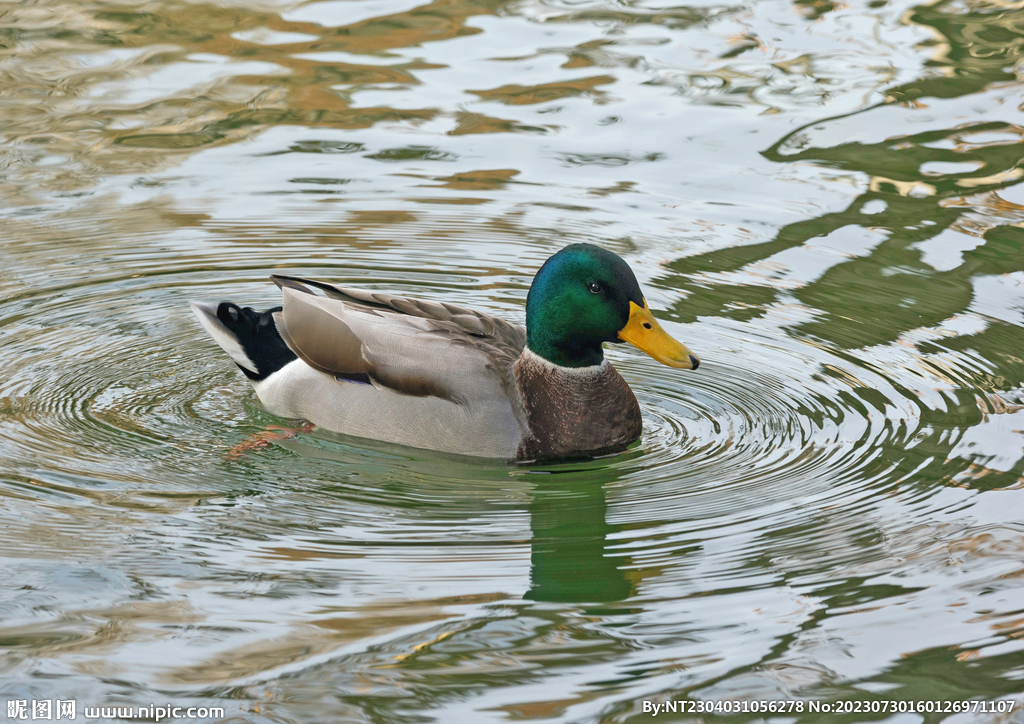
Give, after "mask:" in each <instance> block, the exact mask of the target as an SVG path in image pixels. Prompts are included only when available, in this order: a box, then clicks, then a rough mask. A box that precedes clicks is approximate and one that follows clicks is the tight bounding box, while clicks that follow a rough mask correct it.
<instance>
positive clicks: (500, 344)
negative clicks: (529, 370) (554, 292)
mask: <svg viewBox="0 0 1024 724" xmlns="http://www.w3.org/2000/svg"><path fill="white" fill-rule="evenodd" d="M273 279H274V281H275V283H277V284H278V286H280V287H281V292H282V294H283V296H284V310H283V312H281V313H280V315H279V316H280V323H279V329H281V335H282V337H283V338H284V340H285V342H286V344H287V345H288V346H289V348H291V349H292V351H294V352H295V354H296V355H298V356H299V357H300V358H301V359H302V360H303V361H305V362H306V363H307V364H309V365H310V366H311V367H313V368H314V369H318V370H320V371H322V372H327V373H329V374H334V375H338V376H345V375H353V374H366V375H368V376H369V379H370V380H371V381H372V382H373V383H374V384H376V385H379V386H382V387H386V388H389V389H392V390H395V391H396V392H401V393H403V394H407V395H414V396H417V397H422V396H429V395H432V396H436V397H440V398H443V399H447V400H450V401H453V402H459V403H460V404H467V403H470V402H474V403H482V404H486V403H487V401H488V400H491V399H494V398H495V397H496V396H497V397H505V398H507V396H508V394H509V390H510V387H509V384H510V381H511V366H512V363H513V362H514V361H515V359H516V358H517V357H518V356H519V354H520V353H521V352H522V349H523V347H524V345H525V343H526V333H525V330H523V329H522V328H521V327H517V326H515V325H511V324H508V323H507V322H504V321H502V320H500V319H497V318H496V317H492V316H490V315H488V314H483V313H481V312H476V311H474V310H472V309H467V308H464V307H458V306H455V305H451V304H442V303H438V302H431V301H424V300H418V299H409V298H406V297H399V296H395V295H390V294H386V293H383V292H373V291H366V290H362V289H352V288H343V287H335V286H333V285H330V284H324V283H322V282H310V281H308V280H305V279H300V278H297V277H274V278H273ZM307 284H308V285H309V286H313V287H314V288H316V289H319V290H321V291H323V292H324V293H325V294H327V295H328V296H326V297H322V296H319V295H317V294H314V293H313V292H311V291H310V290H309V289H308V287H306V286H305V285H307Z"/></svg>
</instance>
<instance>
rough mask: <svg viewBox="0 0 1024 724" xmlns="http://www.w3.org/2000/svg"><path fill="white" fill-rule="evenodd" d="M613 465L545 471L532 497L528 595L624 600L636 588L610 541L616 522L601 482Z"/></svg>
mask: <svg viewBox="0 0 1024 724" xmlns="http://www.w3.org/2000/svg"><path fill="white" fill-rule="evenodd" d="M619 477H620V476H619V475H618V474H617V472H616V471H615V470H614V469H612V468H604V469H602V468H587V469H585V470H583V471H572V472H568V471H566V472H560V471H556V472H555V473H553V474H551V475H550V476H543V478H542V480H541V482H539V483H537V485H536V487H535V488H534V490H533V495H532V498H533V499H532V501H531V503H530V530H531V531H532V532H533V538H532V539H531V542H530V590H529V591H527V592H526V594H524V598H527V599H529V600H531V601H561V602H565V603H572V602H578V603H597V602H612V601H625V600H626V599H627V598H629V597H630V596H631V595H632V594H633V593H634V592H635V591H634V588H633V585H632V583H631V582H630V579H629V578H628V576H627V575H626V571H625V570H624V569H623V568H622V567H621V566H622V563H623V561H622V559H621V558H620V557H618V556H616V555H615V554H614V552H613V551H612V550H610V547H611V546H612V545H613V542H612V541H611V540H609V538H610V536H612V535H614V534H615V533H618V532H619V530H620V529H621V527H620V526H615V525H611V524H609V523H608V522H607V515H608V500H607V497H606V492H605V485H606V484H608V483H611V482H614V481H615V480H617V479H618V478H619Z"/></svg>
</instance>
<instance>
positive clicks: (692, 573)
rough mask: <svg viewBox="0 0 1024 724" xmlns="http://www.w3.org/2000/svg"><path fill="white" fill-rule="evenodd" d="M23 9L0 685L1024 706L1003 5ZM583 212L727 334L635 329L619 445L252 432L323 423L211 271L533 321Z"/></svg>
mask: <svg viewBox="0 0 1024 724" xmlns="http://www.w3.org/2000/svg"><path fill="white" fill-rule="evenodd" d="M0 17H2V19H3V22H2V23H0V102H2V103H3V108H4V116H3V118H4V122H3V123H2V124H0V138H2V140H3V142H2V143H0V199H2V201H3V205H2V208H0V214H2V216H3V229H4V247H3V248H4V253H5V257H4V262H5V263H4V264H3V268H0V292H2V295H0V299H2V301H0V328H2V332H0V334H2V335H3V345H0V365H2V368H3V370H4V374H3V379H2V381H0V459H2V461H3V462H2V463H0V498H2V501H3V505H2V506H0V523H2V525H0V530H2V531H3V532H2V533H0V550H2V551H3V553H2V556H3V563H4V566H5V571H6V572H7V573H8V576H7V577H6V578H5V579H4V581H3V583H2V584H0V588H2V594H0V647H2V649H3V651H4V653H5V655H4V656H3V657H0V661H2V664H0V668H2V670H3V672H4V687H5V688H4V691H5V693H7V694H8V696H9V698H14V697H19V698H27V699H32V698H51V699H52V698H63V699H67V698H76V699H77V700H78V702H79V705H80V706H92V705H103V704H108V705H109V704H113V703H114V702H124V703H126V704H127V703H132V704H135V705H148V704H150V703H152V702H154V701H157V702H159V701H173V702H175V703H178V704H181V705H195V706H224V707H226V708H227V709H228V716H227V719H228V720H233V721H252V722H263V721H267V722H269V721H309V722H321V721H388V722H392V721H394V722H404V721H444V722H449V721H452V722H462V721H466V722H474V723H475V722H483V721H495V722H498V721H501V722H504V721H508V720H509V719H510V718H514V719H552V720H558V721H566V722H626V721H637V722H641V721H648V720H649V719H650V716H649V715H647V714H644V713H643V711H642V709H641V703H640V702H642V701H643V700H644V699H655V700H658V699H669V698H671V699H677V700H678V699H682V698H686V697H689V698H691V699H705V700H722V699H745V700H767V699H795V698H802V699H819V700H835V699H849V700H857V701H861V700H865V699H886V700H947V699H960V700H962V699H974V700H987V701H991V700H994V699H1008V698H1016V699H1018V700H1019V699H1020V695H1021V689H1022V687H1021V683H1020V682H1021V681H1022V679H1024V668H1022V665H1021V651H1022V649H1024V638H1022V632H1024V619H1022V613H1021V604H1020V600H1021V584H1020V582H1021V580H1024V575H1022V568H1021V560H1022V555H1024V528H1022V527H1021V522H1020V520H1021V516H1020V510H1021V505H1022V503H1024V499H1022V497H1021V496H1022V495H1024V484H1022V481H1024V432H1022V431H1024V359H1022V355H1021V352H1020V351H1021V349H1024V331H1022V330H1024V313H1022V310H1024V256H1022V254H1021V248H1022V246H1024V238H1022V231H1021V229H1022V227H1024V141H1022V139H1024V132H1022V129H1024V111H1022V110H1021V105H1020V97H1019V95H1020V92H1019V91H1020V88H1019V75H1020V66H1021V63H1022V62H1024V44H1022V43H1021V42H1020V37H1021V29H1022V24H1024V10H1022V9H1021V8H1020V7H1019V3H1012V2H1004V1H1003V0H939V2H934V3H926V4H920V3H916V0H892V1H890V2H870V3H866V4H864V3H861V4H850V3H839V2H830V1H826V0H817V1H815V2H809V1H805V0H794V1H792V2H790V0H762V1H759V2H756V3H754V2H750V3H741V4H728V5H724V4H718V5H716V4H700V5H695V4H690V5H686V4H683V5H675V6H672V5H666V4H664V3H661V4H658V3H653V2H648V1H647V0H625V1H623V2H606V1H605V0H585V1H584V2H565V1H563V0H513V1H504V2H503V1H494V2H477V1H475V0H439V1H437V2H412V1H410V2H406V1H405V0H344V1H342V0H324V1H313V2H305V3H300V4H295V3H290V2H278V1H277V0H249V1H247V2H244V3H243V2H237V1H236V0H225V1H223V2H216V3H211V2H201V1H200V2H179V1H178V0H153V1H152V2H147V3H145V4H124V3H117V2H109V1H108V0H87V1H86V2H67V0H39V1H38V2H33V3H23V2H0ZM576 241H587V242H591V243H598V244H601V245H603V246H606V247H608V248H610V249H612V250H614V251H616V252H618V253H620V254H622V255H623V256H624V257H626V258H627V259H628V261H629V263H630V264H631V265H632V266H633V268H634V269H635V270H636V271H637V274H638V276H639V277H640V281H641V283H642V285H643V286H644V289H645V290H646V291H647V292H648V294H649V297H648V298H649V301H650V304H651V308H652V309H655V310H663V311H659V315H660V316H662V317H663V318H664V319H663V322H664V324H666V325H667V326H669V327H670V326H671V325H672V324H685V325H686V326H687V329H686V330H676V333H678V334H679V335H680V336H685V337H686V338H691V339H694V343H695V344H696V343H697V342H699V343H700V344H699V346H700V349H701V350H702V352H706V354H705V355H702V356H703V358H704V362H703V364H702V367H701V372H700V374H699V375H693V376H688V377H687V378H686V379H685V380H682V379H680V378H679V376H678V375H677V374H676V373H674V372H673V371H671V370H668V369H664V368H663V369H658V366H657V365H656V364H654V363H651V362H650V360H646V359H644V358H642V357H641V356H640V355H639V354H633V353H632V352H631V351H629V350H627V349H620V348H616V349H614V350H612V351H611V352H610V353H609V356H610V358H611V359H612V360H613V361H614V363H615V364H616V365H617V367H618V368H619V369H620V371H622V373H623V375H624V376H625V377H626V378H627V380H628V381H629V383H630V384H631V386H632V387H633V389H634V390H636V392H637V394H638V397H639V399H640V403H641V406H642V409H643V414H644V421H645V434H644V437H643V439H642V441H641V442H640V443H639V444H638V445H637V446H635V447H633V448H631V449H630V450H629V451H627V452H625V453H623V454H621V455H616V456H612V457H608V458H603V459H600V460H594V461H588V462H577V463H572V464H564V465H557V466H545V467H513V466H508V465H504V464H496V463H493V462H489V461H479V460H477V461H474V460H466V459H462V458H458V457H447V456H441V455H433V454H427V453H422V452H418V451H410V450H405V449H396V448H389V447H386V446H377V445H370V444H368V443H366V442H364V441H359V440H351V439H341V440H339V439H337V438H335V437H332V436H330V435H325V434H321V433H319V432H312V433H308V432H303V433H300V434H299V436H298V437H296V438H294V439H281V440H276V441H275V442H274V444H272V445H270V446H268V447H266V448H262V449H256V450H253V451H252V452H249V453H247V454H244V455H241V456H237V455H229V451H231V450H233V449H236V446H238V445H239V443H241V442H243V441H245V440H247V439H250V438H251V437H252V436H254V435H256V436H259V435H260V434H261V433H263V432H264V431H265V430H266V427H267V426H269V425H290V424H292V423H291V422H289V421H282V420H279V419H276V418H272V417H270V416H268V415H267V414H266V413H265V412H264V411H263V410H262V409H261V408H260V406H259V404H258V403H257V402H256V401H255V400H254V398H253V396H252V393H251V391H250V390H249V388H248V386H247V384H246V383H245V382H244V380H242V379H241V377H240V375H238V374H237V373H236V372H235V371H234V370H232V369H231V368H230V367H229V366H228V365H225V364H224V361H223V356H222V355H220V354H219V353H218V352H217V350H216V349H214V348H213V346H212V345H211V344H210V343H208V342H207V341H205V337H204V335H203V333H202V332H201V330H199V329H198V328H197V327H196V326H195V324H194V323H193V321H192V319H191V317H190V316H189V315H188V313H187V311H186V309H187V306H186V300H187V299H190V298H196V297H198V298H244V299H247V300H252V302H253V303H254V304H257V305H264V306H269V305H270V304H272V303H275V302H276V301H277V299H276V297H277V292H276V289H275V288H274V287H273V285H271V284H269V283H268V282H267V276H268V275H269V274H270V273H271V272H274V271H278V270H286V271H288V272H290V273H294V274H297V275H301V276H310V277H313V278H325V279H334V280H336V281H338V282H342V283H351V284H358V285H362V286H368V287H375V286H379V287H380V288H383V289H402V290H405V291H407V292H408V294H410V295H415V296H419V297H424V298H428V299H436V300H442V301H452V302H455V303H458V304H465V305H468V306H472V307H476V308H480V309H482V310H485V311H488V312H492V313H495V314H499V315H501V316H502V317H504V318H507V319H510V320H513V321H518V322H521V321H522V316H523V304H524V301H525V296H526V291H527V289H528V285H529V282H530V279H531V277H532V275H533V272H534V271H535V270H536V268H537V266H539V264H540V263H541V262H542V261H543V260H544V259H545V258H547V257H548V256H549V255H550V254H551V253H552V252H553V251H554V250H555V249H557V248H559V247H561V246H563V245H565V244H567V243H571V242H576ZM684 331H685V334H683V332H684ZM264 437H265V436H264ZM1017 709H1018V710H1020V709H1021V705H1020V704H1018V706H1017ZM887 716H888V715H883V714H877V715H876V714H874V713H869V714H866V715H863V716H862V717H861V718H859V719H858V721H860V720H862V719H863V720H882V719H885V718H887ZM741 719H742V720H743V721H747V720H748V719H743V718H742V717H741ZM749 720H751V721H752V720H753V718H749ZM1010 721H1013V719H1012V718H1011V719H1010Z"/></svg>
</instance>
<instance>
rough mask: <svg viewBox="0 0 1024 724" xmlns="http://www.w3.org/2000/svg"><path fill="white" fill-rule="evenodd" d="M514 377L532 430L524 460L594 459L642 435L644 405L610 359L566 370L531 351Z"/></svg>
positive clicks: (524, 443)
mask: <svg viewBox="0 0 1024 724" xmlns="http://www.w3.org/2000/svg"><path fill="white" fill-rule="evenodd" d="M513 372H514V375H515V381H516V385H517V386H518V388H519V394H520V398H521V399H522V402H523V407H524V409H525V413H526V418H527V422H528V427H529V430H528V433H527V435H526V437H525V438H524V439H523V441H522V443H521V445H520V449H519V453H518V455H517V457H518V458H520V459H541V458H559V457H562V458H565V457H576V456H583V455H592V454H594V453H595V452H599V451H608V450H613V449H616V448H622V447H624V446H625V445H627V444H629V443H630V442H632V441H633V440H636V439H637V438H638V437H639V436H640V432H641V421H640V406H639V405H638V404H637V401H636V397H634V396H633V391H632V390H630V389H629V385H627V384H626V381H625V380H623V379H622V376H621V375H619V373H618V372H617V371H616V370H615V368H614V367H612V365H611V364H610V363H609V362H608V361H607V360H602V361H601V362H600V363H599V364H596V365H588V366H586V367H565V366H561V365H557V364H554V363H552V362H551V361H549V360H547V359H544V358H543V357H541V356H540V355H538V354H537V353H535V352H533V351H532V350H530V348H529V347H526V348H524V349H523V352H522V354H521V355H520V356H519V359H517V360H516V362H515V365H514V366H513Z"/></svg>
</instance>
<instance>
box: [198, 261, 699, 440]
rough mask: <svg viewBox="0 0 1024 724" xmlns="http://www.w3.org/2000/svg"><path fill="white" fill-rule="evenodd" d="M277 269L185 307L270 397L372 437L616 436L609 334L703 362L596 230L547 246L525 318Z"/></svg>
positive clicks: (635, 417) (620, 428) (633, 414)
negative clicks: (264, 293) (591, 236)
mask: <svg viewBox="0 0 1024 724" xmlns="http://www.w3.org/2000/svg"><path fill="white" fill-rule="evenodd" d="M271 279H272V280H273V281H274V282H275V283H276V284H277V285H278V286H279V287H280V288H281V292H282V294H283V296H284V302H283V305H282V306H280V307H275V308H273V309H269V310H267V311H265V312H257V311H255V310H253V309H251V308H248V307H245V308H242V307H239V306H238V305H236V304H233V303H231V302H221V303H220V304H210V303H204V302H192V303H191V305H192V309H193V311H194V312H195V314H196V316H197V317H198V318H199V321H200V322H201V323H202V325H203V327H205V328H206V331H207V332H209V333H210V335H211V336H212V337H213V338H214V340H215V341H216V342H217V343H218V344H219V345H220V346H221V347H223V348H224V351H225V352H227V353H228V355H229V356H230V357H231V359H232V360H234V362H235V364H237V365H238V367H239V368H240V369H241V370H242V372H243V373H244V374H245V376H246V377H248V378H249V380H250V381H251V382H252V385H253V387H254V388H255V390H256V395H257V396H258V397H259V398H260V400H261V401H262V402H263V404H264V405H265V406H266V407H267V409H268V410H269V411H270V412H271V413H273V414H275V415H280V416H282V417H293V418H302V419H305V420H308V421H309V422H311V423H313V424H314V425H317V426H319V427H322V428H324V429H327V430H331V431H334V432H340V433H344V434H348V435H355V436H358V437H363V438H370V439H373V440H383V441H386V442H391V443H398V444H401V445H408V446H411V447H418V448H427V449H431V450H440V451H444V452H452V453H461V454H464V455H476V456H483V457H492V458H507V459H516V460H541V459H554V458H571V457H579V456H588V455H593V454H596V453H604V452H611V451H615V450H618V449H622V448H624V447H625V446H626V445H628V444H629V443H631V442H633V441H634V440H636V439H637V438H638V437H640V432H641V427H642V426H641V419H640V406H639V405H638V404H637V401H636V397H635V396H634V395H633V391H632V390H631V389H630V388H629V385H627V384H626V381H625V380H624V379H622V376H621V375H619V373H618V372H617V371H616V370H615V368H614V367H612V365H611V364H610V363H609V362H608V360H606V359H605V358H604V351H603V349H602V345H603V343H605V342H611V343H619V342H629V343H630V344H632V345H634V346H636V347H637V348H639V349H641V350H643V351H644V352H646V353H647V354H649V355H650V356H651V357H653V358H654V359H656V360H657V361H659V362H661V363H663V364H666V365H668V366H669V367H677V368H680V369H697V366H698V365H699V364H700V361H699V360H698V359H697V357H695V356H694V355H693V354H692V353H691V352H690V350H688V349H687V348H686V347H685V346H683V345H682V344H680V343H679V342H677V341H676V340H674V339H673V338H672V337H670V336H669V335H668V334H667V333H666V332H665V331H664V330H663V329H662V328H661V325H659V324H658V322H657V320H655V318H654V316H653V315H652V314H651V311H650V309H648V307H647V302H646V300H645V299H644V295H643V294H642V293H641V292H640V285H639V284H638V283H637V280H636V277H635V276H634V275H633V272H632V271H631V270H630V268H629V266H628V265H627V264H626V262H625V261H623V260H622V259H621V258H620V257H618V256H617V255H615V254H613V253H612V252H610V251H607V250H605V249H602V248H600V247H597V246H593V245H590V244H573V245H571V246H567V247H565V248H564V249H562V250H561V251H559V252H558V253H556V254H555V255H554V256H552V257H551V258H549V259H548V260H547V261H546V262H544V265H543V266H541V268H540V270H539V271H538V272H537V275H536V276H535V277H534V280H533V284H532V285H531V287H530V292H529V294H528V296H527V299H526V328H525V329H523V328H522V327H519V326H516V325H513V324H509V323H508V322H504V321H502V320H500V319H497V318H496V317H492V316H491V315H489V314H483V313H482V312H476V311H473V310H472V309H466V308H464V307H457V306H455V305H452V304H447V303H440V302H429V301H422V300H417V299H408V298H406V297H399V296H395V295H393V294H387V293H384V292H378V291H373V290H365V289H354V288H350V287H338V286H334V285H332V284H324V283H322V282H315V281H310V280H307V279H300V278H297V277H288V276H272V277H271ZM314 290H318V291H320V292H322V293H323V295H321V294H317V293H316V292H315V291H314Z"/></svg>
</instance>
